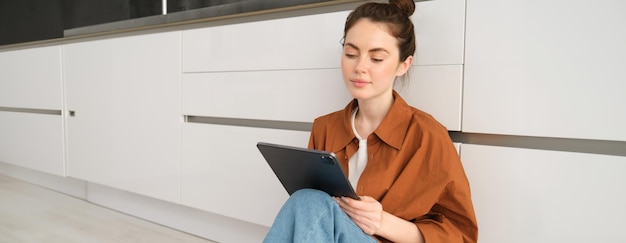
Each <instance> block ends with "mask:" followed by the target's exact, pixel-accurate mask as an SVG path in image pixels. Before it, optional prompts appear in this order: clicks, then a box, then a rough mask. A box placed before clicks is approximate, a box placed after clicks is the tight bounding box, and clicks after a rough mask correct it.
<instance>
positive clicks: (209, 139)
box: [182, 123, 309, 227]
mask: <svg viewBox="0 0 626 243" xmlns="http://www.w3.org/2000/svg"><path fill="white" fill-rule="evenodd" d="M259 141H263V142H270V143H279V144H285V145H291V146H297V147H306V146H307V145H308V141H309V133H308V132H302V131H290V130H281V129H268V128H254V127H240V126H228V125H213V124H201V123H186V124H184V126H183V129H182V204H183V205H186V206H190V207H194V208H199V209H202V210H206V211H208V212H212V213H217V214H221V215H225V216H228V217H232V218H236V219H239V220H244V221H247V222H252V223H255V224H259V225H263V226H268V227H269V226H271V224H272V222H273V221H274V218H275V217H276V214H277V213H278V211H279V210H280V208H281V206H282V205H283V204H284V202H285V201H286V200H287V198H288V196H289V195H288V194H287V192H286V191H285V189H284V188H283V186H282V184H280V182H279V181H278V179H277V178H276V176H275V175H274V173H273V172H272V170H271V168H270V167H269V165H268V164H267V162H266V161H265V160H264V159H263V156H262V155H261V153H260V152H259V151H258V150H257V148H256V144H257V142H259Z"/></svg>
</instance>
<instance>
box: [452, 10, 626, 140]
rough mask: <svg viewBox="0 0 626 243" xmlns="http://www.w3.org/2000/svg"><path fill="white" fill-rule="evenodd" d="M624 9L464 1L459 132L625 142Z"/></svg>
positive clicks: (625, 31) (625, 30)
mask: <svg viewBox="0 0 626 243" xmlns="http://www.w3.org/2000/svg"><path fill="white" fill-rule="evenodd" d="M623 9H626V2H623V1H606V0H604V1H594V2H589V1H581V0H577V1H566V0H560V1H549V2H546V1H538V0H532V1H504V2H503V1H497V0H472V1H468V3H467V36H466V55H465V74H464V93H463V131H464V132H472V133H491V134H508V135H523V136H541V137H561V138H580V139H597V140H612V141H626V126H624V124H626V112H624V111H625V110H624V104H626V96H625V95H623V93H624V92H623V91H624V90H625V89H626V82H624V80H626V73H625V72H623V71H622V69H623V67H624V66H625V65H626V62H625V61H624V60H625V59H624V56H626V45H624V43H625V42H626V28H623V23H626V16H625V15H624V14H623V11H622V10H623Z"/></svg>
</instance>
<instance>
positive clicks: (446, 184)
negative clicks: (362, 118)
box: [309, 91, 478, 243]
mask: <svg viewBox="0 0 626 243" xmlns="http://www.w3.org/2000/svg"><path fill="white" fill-rule="evenodd" d="M393 95H394V98H395V99H394V102H393V104H392V106H391V109H390V110H389V112H388V113H387V115H386V116H385V118H384V119H383V121H382V122H381V123H380V125H379V126H378V128H376V130H375V131H374V132H373V133H372V134H371V135H369V137H367V146H368V149H367V151H368V163H367V166H366V167H365V170H364V171H363V173H362V174H361V177H360V178H359V182H358V185H357V188H355V190H356V192H357V194H359V195H367V196H370V197H373V198H375V199H377V200H378V201H379V202H380V203H381V204H382V206H383V209H384V210H385V211H387V212H389V213H391V214H393V215H395V216H397V217H400V218H403V219H405V220H408V221H411V222H413V223H415V224H416V225H417V227H418V228H419V230H420V232H422V235H423V236H424V239H425V240H426V242H428V243H435V242H476V241H477V237H478V227H477V224H476V218H475V215H474V208H473V206H472V200H471V196H470V188H469V183H468V180H467V177H466V175H465V171H464V170H463V165H462V164H461V161H460V159H459V156H458V153H457V151H456V149H455V147H454V145H453V144H452V141H451V139H450V137H449V135H448V132H447V129H446V128H445V127H444V126H443V125H441V124H440V123H439V122H437V121H436V120H435V119H434V118H433V117H432V116H430V115H429V114H427V113H425V112H423V111H420V110H418V109H416V108H413V107H411V106H409V105H408V104H407V103H406V102H405V101H404V100H403V99H402V98H401V97H400V96H399V95H398V94H397V93H396V92H395V91H394V93H393ZM357 105H358V103H357V101H356V100H353V101H352V102H350V103H349V104H348V105H347V106H346V108H345V109H343V110H340V111H337V112H334V113H331V114H328V115H325V116H322V117H319V118H317V119H315V121H314V123H313V129H312V131H311V137H310V141H309V148H313V149H318V150H325V151H330V152H333V153H335V154H336V155H337V158H338V159H339V161H340V163H341V166H342V167H343V170H344V172H345V173H350V171H348V160H349V158H350V157H351V156H352V155H354V153H355V152H356V151H357V149H358V139H357V138H356V136H355V135H354V133H353V132H352V126H351V122H350V117H351V114H352V111H353V109H354V108H355V107H356V106H357ZM346 176H347V175H346ZM380 240H383V241H384V239H380Z"/></svg>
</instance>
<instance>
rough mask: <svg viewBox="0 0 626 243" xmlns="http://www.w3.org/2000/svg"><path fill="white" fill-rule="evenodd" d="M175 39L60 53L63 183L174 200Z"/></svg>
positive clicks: (134, 39)
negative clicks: (73, 180)
mask: <svg viewBox="0 0 626 243" xmlns="http://www.w3.org/2000/svg"><path fill="white" fill-rule="evenodd" d="M179 42H180V33H179V32H165V33H159V34H149V35H142V36H131V37H120V38H113V39H104V40H97V41H89V42H83V43H74V44H69V45H67V46H65V48H64V58H65V78H66V88H67V109H68V110H69V111H73V112H75V113H74V116H70V117H68V118H67V121H68V122H67V140H68V147H67V163H68V174H69V176H72V177H76V178H80V179H84V180H87V181H92V182H96V183H100V184H104V185H107V186H112V187H115V188H119V189H123V190H127V191H131V192H136V193H139V194H143V195H148V196H151V197H155V198H159V199H163V200H167V201H172V202H178V201H179V198H180V123H181V121H182V118H181V116H180V94H179V93H180V88H179V87H180V51H179V49H180V43H179Z"/></svg>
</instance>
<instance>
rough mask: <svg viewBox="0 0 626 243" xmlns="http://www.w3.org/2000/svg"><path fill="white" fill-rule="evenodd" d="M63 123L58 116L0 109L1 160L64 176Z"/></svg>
mask: <svg viewBox="0 0 626 243" xmlns="http://www.w3.org/2000/svg"><path fill="white" fill-rule="evenodd" d="M62 122H63V121H62V117H61V116H58V115H46V114H30V113H21V112H3V111H0V161H2V162H5V163H10V164H14V165H18V166H22V167H26V168H29V169H33V170H38V171H42V172H46V173H50V174H54V175H58V176H64V175H65V164H64V158H63V124H62Z"/></svg>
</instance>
